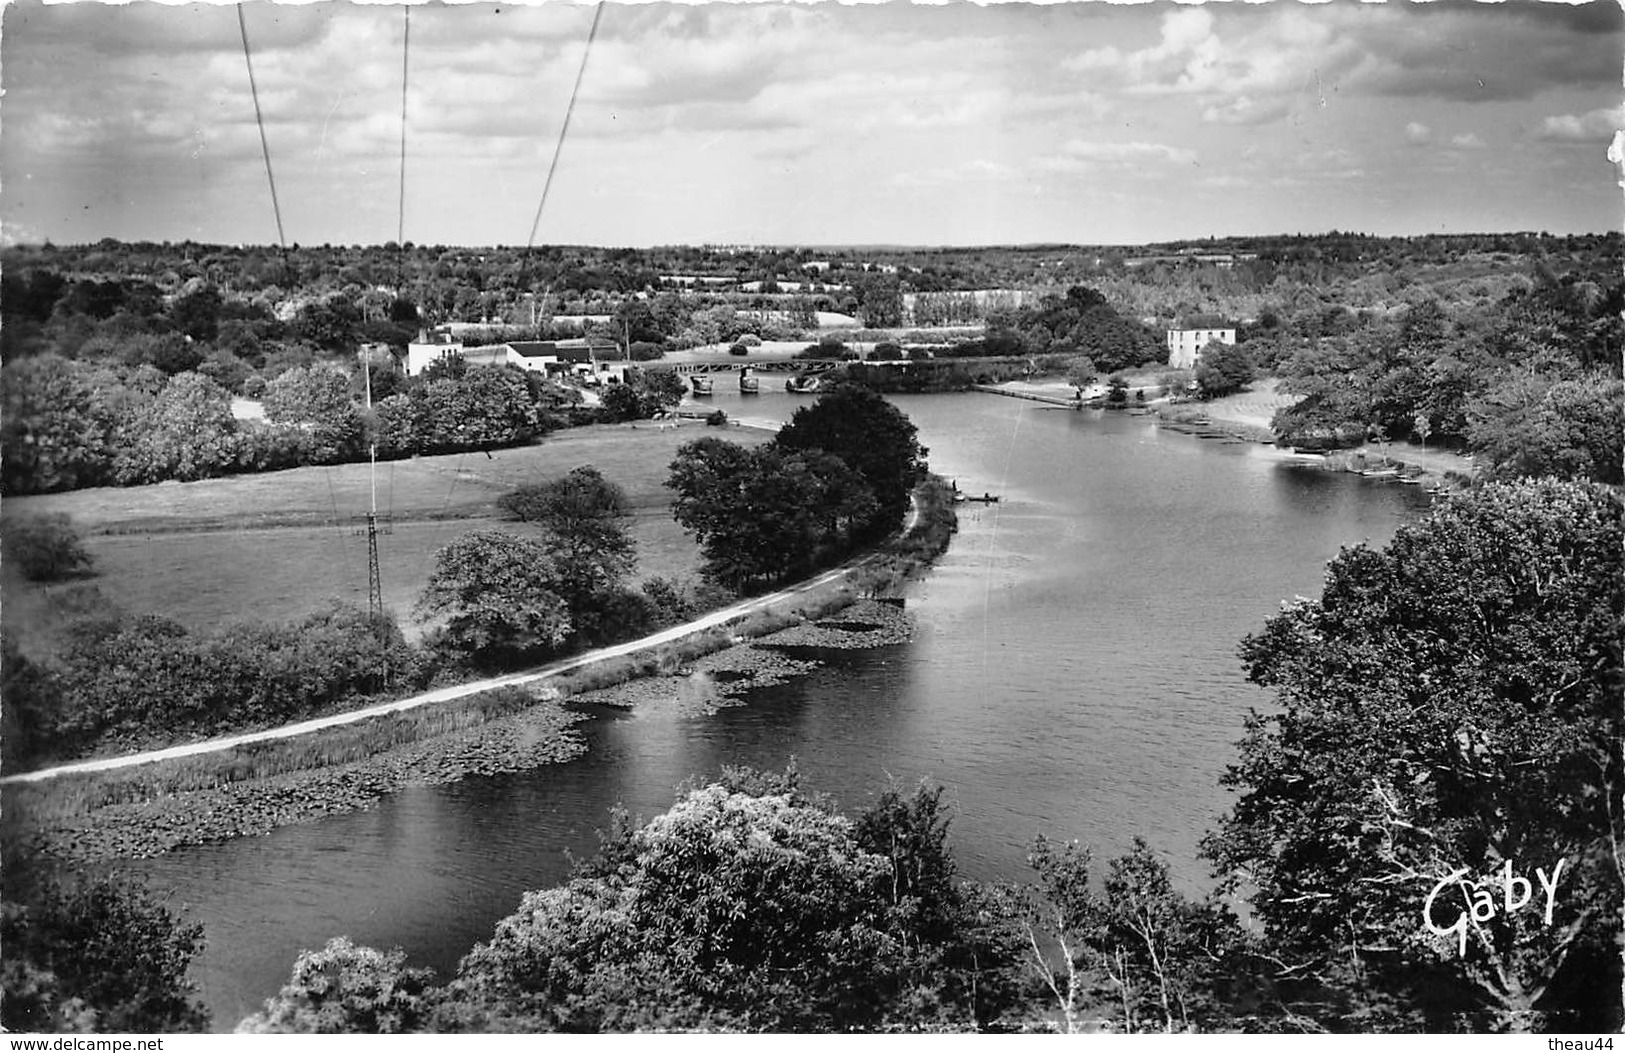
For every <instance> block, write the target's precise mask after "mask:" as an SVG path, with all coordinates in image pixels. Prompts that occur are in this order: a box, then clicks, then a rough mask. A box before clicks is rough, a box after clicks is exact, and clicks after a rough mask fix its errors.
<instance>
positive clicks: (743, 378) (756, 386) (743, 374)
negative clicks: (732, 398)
mask: <svg viewBox="0 0 1625 1053" xmlns="http://www.w3.org/2000/svg"><path fill="white" fill-rule="evenodd" d="M761 390H762V382H761V381H760V380H757V379H756V378H755V377H753V376H751V375H750V367H749V366H747V367H745V368H744V369H743V370H740V373H739V393H740V394H741V395H755V394H757V393H758V392H760V391H761Z"/></svg>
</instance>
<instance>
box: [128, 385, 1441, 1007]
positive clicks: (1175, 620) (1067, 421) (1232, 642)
mask: <svg viewBox="0 0 1625 1053" xmlns="http://www.w3.org/2000/svg"><path fill="white" fill-rule="evenodd" d="M763 387H764V388H768V389H771V390H770V393H764V394H762V395H760V396H756V397H754V398H750V397H742V396H739V395H738V394H737V393H735V392H733V391H732V390H730V389H731V385H729V384H727V383H726V382H725V380H724V381H722V382H719V383H718V384H717V389H718V392H717V395H716V396H715V397H714V400H715V402H716V403H717V404H718V405H719V406H721V407H722V408H724V409H726V410H728V411H729V412H730V413H731V414H734V415H745V416H750V417H766V418H778V419H781V420H782V419H787V418H788V416H789V414H790V413H792V412H793V411H794V408H795V407H796V406H797V405H801V404H805V403H807V402H809V401H810V400H811V396H791V395H787V394H783V393H780V392H779V391H778V388H779V387H780V381H778V380H777V379H776V378H770V379H765V380H764V382H763ZM894 401H895V402H896V403H897V404H898V405H899V406H900V407H901V408H902V409H903V410H904V411H905V412H907V413H908V414H909V416H910V417H911V418H912V419H913V420H914V421H915V423H916V424H917V425H918V426H919V429H920V438H921V441H922V442H923V443H924V444H925V445H926V446H927V447H929V450H930V461H931V464H932V467H933V469H934V470H936V471H938V472H940V473H942V474H944V475H946V476H949V477H951V478H954V479H956V480H957V481H958V483H959V485H960V487H961V489H963V490H965V491H966V492H968V493H975V494H980V493H982V492H983V491H989V492H992V493H996V494H999V495H1000V496H1001V498H1002V500H1001V501H1000V502H999V503H997V504H990V505H979V504H965V505H961V506H960V512H961V515H960V532H959V535H958V537H956V538H955V540H954V543H953V545H952V547H951V548H950V550H949V551H948V553H947V555H946V556H945V557H944V558H943V559H942V560H941V561H940V562H939V564H938V565H937V566H936V567H935V568H934V569H933V570H932V571H931V572H930V574H929V575H927V576H926V577H925V578H924V579H922V580H921V581H919V582H917V583H915V584H914V585H913V586H912V587H911V588H910V590H909V592H908V594H907V598H906V602H907V607H908V609H909V611H910V612H911V613H912V615H913V617H914V619H915V623H916V632H915V637H914V639H913V640H912V641H911V642H909V643H907V644H900V645H895V646H889V647H884V648H879V649H875V650H870V651H837V652H830V653H829V655H828V656H827V657H828V659H829V661H828V663H827V664H825V665H824V666H823V667H822V668H821V669H819V670H818V671H817V672H815V673H813V674H811V675H809V676H807V677H804V678H802V679H799V680H795V681H792V682H791V683H788V684H782V685H779V686H776V687H772V688H764V689H761V690H758V691H756V692H754V693H753V694H752V695H751V696H750V699H749V705H747V706H743V707H739V708H732V709H726V710H723V711H722V712H720V713H718V714H717V715H715V716H712V717H704V718H684V717H677V716H675V715H672V714H671V713H669V712H639V713H634V714H630V715H627V714H622V713H604V714H602V715H601V716H600V717H599V718H598V719H596V720H594V721H592V722H591V723H589V724H588V725H586V726H585V727H586V734H587V735H588V737H589V740H590V742H591V750H590V752H589V753H588V754H587V755H586V756H585V757H584V758H582V759H580V760H578V761H574V762H571V763H569V764H563V765H554V766H550V767H545V768H540V769H537V770H535V771H532V772H527V773H522V774H517V775H510V776H503V777H498V778H477V779H468V780H465V781H463V782H460V783H456V784H452V785H448V786H440V787H424V788H416V789H412V790H408V791H406V792H403V793H400V794H397V795H396V796H394V797H392V798H389V799H387V800H385V801H383V802H382V803H381V804H380V805H379V806H378V807H376V808H374V809H372V810H369V811H366V812H360V813H353V814H349V815H340V816H335V817H331V818H328V819H323V820H321V821H319V822H315V823H311V824H308V825H303V826H295V827H288V828H284V829H282V830H278V831H276V832H274V833H272V834H270V835H268V836H264V837H257V838H248V839H242V840H238V841H233V842H228V843H225V844H219V845H211V846H204V847H200V848H193V849H187V850H184V851H180V852H176V853H172V854H170V855H169V856H167V857H164V858H161V859H156V860H148V861H143V862H142V863H140V864H137V865H135V866H134V869H136V870H138V871H140V872H144V873H146V874H148V875H149V876H150V877H151V878H152V879H153V883H154V884H155V886H159V887H168V888H172V889H173V890H174V895H173V899H172V903H173V904H174V905H176V906H182V907H184V908H185V909H186V911H187V913H188V915H189V917H190V918H191V919H192V920H196V921H200V922H202V923H203V925H204V927H205V931H206V935H207V940H208V944H207V947H206V949H205V950H204V952H203V954H202V955H201V956H200V957H199V959H198V961H197V962H196V963H195V964H194V966H193V976H194V978H195V979H196V980H197V981H198V983H199V986H200V988H201V991H202V994H203V997H204V998H205V1000H206V1002H207V1003H208V1005H209V1008H210V1010H211V1012H212V1014H213V1016H214V1020H215V1026H216V1028H219V1029H222V1030H229V1029H230V1028H232V1027H233V1026H235V1024H236V1022H237V1021H238V1020H239V1019H241V1018H242V1017H243V1016H245V1015H247V1014H248V1013H250V1012H252V1011H254V1010H255V1009H257V1008H258V1007H259V1005H260V1003H261V1001H262V1000H263V999H264V998H266V997H267V996H269V995H271V994H273V993H275V991H276V989H277V987H278V986H279V984H280V983H281V982H283V981H284V980H285V979H286V977H287V975H288V971H289V968H290V967H291V965H292V963H293V959H294V957H295V955H296V954H297V953H298V951H299V950H300V949H301V948H307V947H319V946H321V945H322V944H323V943H324V942H325V941H326V940H327V939H328V938H329V937H331V936H336V935H348V936H350V937H351V938H352V939H353V940H355V941H356V942H357V943H363V944H370V945H373V946H378V947H384V948H389V947H396V946H398V947H401V948H403V949H404V950H405V951H406V952H407V954H408V956H409V959H410V961H411V962H413V963H414V964H421V965H429V966H433V967H434V968H436V969H438V970H440V971H441V972H442V974H445V973H448V972H449V971H450V970H451V969H453V968H454V967H455V965H456V962H457V959H458V958H459V957H460V956H461V955H462V954H463V953H464V952H465V951H467V950H468V948H469V947H470V946H471V945H472V944H473V943H474V942H475V941H476V940H480V939H483V938H486V937H488V936H489V934H490V932H491V928H492V925H493V923H494V922H495V921H496V920H497V919H498V918H500V917H502V916H504V915H506V914H508V913H511V912H512V911H513V910H514V908H515V907H516V906H517V904H518V901H519V897H520V895H521V893H522V892H523V891H524V890H525V889H529V888H537V887H542V886H546V885H549V884H553V883H555V882H557V881H558V880H559V879H560V878H561V877H562V876H563V874H564V873H565V871H566V869H567V867H568V859H567V853H572V852H573V853H575V854H577V855H583V854H588V853H590V852H592V851H593V849H594V846H595V845H596V834H595V831H596V829H597V828H598V827H601V826H603V825H604V821H605V818H606V815H607V813H608V810H609V809H610V807H611V806H613V805H615V804H616V803H622V804H624V805H625V806H626V807H627V808H628V809H629V810H631V811H632V812H633V813H634V814H641V815H643V816H650V815H653V814H655V813H657V812H659V811H662V810H664V809H665V808H666V807H668V806H669V805H670V804H671V802H672V797H673V790H674V788H675V787H676V786H677V784H679V783H681V782H682V781H684V780H685V779H687V778H689V777H690V776H692V775H696V774H698V775H706V774H711V773H715V772H716V771H717V769H718V767H719V766H720V765H722V764H738V763H746V764H754V765H757V766H761V767H770V768H782V767H783V766H784V765H785V764H786V762H787V761H788V760H789V759H790V758H791V757H794V758H795V760H796V763H797V765H798V767H799V769H800V771H801V773H802V777H803V779H804V783H805V784H806V785H808V786H810V787H812V788H815V789H819V790H824V791H827V792H829V793H832V794H834V795H835V796H836V797H837V799H838V800H839V801H840V802H841V804H842V805H843V806H844V807H846V808H849V809H855V808H858V807H861V806H862V805H863V803H864V802H865V801H866V800H868V799H869V797H870V796H871V795H872V794H873V793H874V792H876V791H877V790H879V789H881V788H883V787H884V786H885V784H886V781H887V780H888V779H889V778H895V779H897V780H900V781H901V782H903V783H905V784H911V783H913V782H916V781H918V780H920V779H922V778H924V779H929V780H931V781H933V782H937V783H941V784H943V785H944V786H945V787H946V788H947V796H948V798H949V799H950V800H951V801H952V802H953V803H954V805H955V809H956V818H955V821H954V826H953V843H954V847H955V850H956V855H957V858H958V859H959V861H960V864H961V868H962V871H963V872H964V873H965V874H967V875H968V876H972V877H978V878H1007V879H1012V880H1020V879H1022V878H1024V877H1025V876H1026V875H1025V866H1024V862H1023V860H1024V855H1025V850H1026V846H1027V845H1028V844H1029V843H1030V841H1031V840H1032V838H1033V836H1034V835H1035V834H1038V833H1040V832H1042V833H1044V834H1046V835H1048V836H1050V837H1059V838H1078V839H1080V840H1083V841H1086V842H1088V843H1090V844H1091V845H1093V846H1094V848H1095V852H1096V858H1097V859H1098V860H1101V861H1102V863H1103V862H1104V860H1106V859H1108V858H1110V857H1111V856H1113V855H1116V854H1119V853H1121V852H1122V851H1124V850H1125V849H1126V848H1127V847H1128V845H1129V843H1130V842H1131V840H1132V838H1133V837H1134V836H1135V835H1136V834H1138V835H1142V836H1144V837H1145V838H1146V839H1147V840H1148V841H1149V842H1150V843H1151V844H1152V845H1153V847H1155V848H1156V849H1157V850H1158V851H1160V852H1161V853H1163V854H1164V855H1165V857H1166V858H1167V859H1168V861H1169V863H1170V865H1171V867H1172V870H1173V872H1174V874H1175V876H1176V878H1177V879H1178V881H1179V883H1180V884H1181V885H1182V886H1183V887H1185V888H1187V889H1199V888H1202V887H1204V886H1205V884H1206V882H1207V880H1208V879H1207V873H1206V869H1205V867H1204V865H1203V864H1202V862H1201V861H1200V860H1199V859H1198V857H1197V846H1198V842H1199V840H1200V838H1201V836H1202V834H1203V832H1204V831H1205V830H1207V829H1209V828H1211V826H1212V825H1213V824H1214V821H1215V818H1216V816H1217V815H1218V814H1219V813H1220V812H1222V811H1223V809H1224V808H1225V807H1226V805H1227V802H1228V796H1227V794H1226V793H1225V791H1223V790H1222V789H1221V788H1220V786H1219V778H1220V775H1221V774H1222V773H1223V771H1224V768H1225V765H1226V764H1227V763H1229V762H1231V761H1232V760H1233V759H1234V757H1235V748H1234V744H1235V741H1236V740H1237V739H1238V738H1239V737H1240V735H1241V733H1242V725H1243V720H1244V718H1245V716H1246V714H1247V712H1248V709H1249V707H1260V708H1264V707H1267V706H1268V705H1269V696H1268V695H1267V694H1266V693H1264V692H1263V691H1261V690H1260V689H1258V688H1256V687H1253V686H1252V685H1250V684H1248V683H1247V682H1246V680H1245V678H1244V676H1243V674H1242V671H1241V668H1240V664H1239V662H1238V659H1237V657H1236V648H1237V644H1238V642H1239V641H1240V639H1241V637H1242V636H1243V635H1245V634H1246V633H1248V632H1251V631H1254V630H1256V629H1258V628H1259V627H1260V626H1261V625H1262V623H1263V620H1264V619H1265V618H1266V617H1268V616H1269V615H1270V614H1271V613H1273V612H1274V611H1276V610H1278V609H1279V607H1280V604H1281V602H1282V601H1283V600H1288V599H1291V598H1292V597H1293V596H1295V595H1318V593H1319V589H1320V584H1321V581H1322V579H1323V575H1324V569H1325V563H1326V561H1327V560H1328V559H1330V558H1331V557H1333V556H1335V555H1336V553H1337V551H1338V548H1339V547H1340V546H1342V545H1346V544H1354V543H1358V542H1360V541H1370V542H1371V543H1374V544H1381V543H1383V542H1385V541H1386V540H1387V539H1388V538H1389V537H1390V536H1392V534H1393V532H1394V530H1395V529H1396V528H1397V527H1398V526H1399V525H1401V524H1402V523H1404V522H1405V521H1407V520H1408V519H1409V518H1412V517H1414V516H1415V515H1416V514H1417V513H1418V512H1419V511H1420V510H1422V509H1424V508H1425V507H1426V505H1427V501H1428V498H1427V497H1426V496H1425V495H1424V494H1422V493H1420V492H1419V490H1420V488H1418V487H1405V486H1399V485H1394V484H1386V483H1382V482H1377V481H1373V480H1367V479H1361V478H1359V477H1356V476H1349V475H1340V474H1332V473H1326V472H1322V471H1318V470H1315V469H1312V468H1305V467H1301V466H1294V465H1292V464H1290V463H1288V462H1287V461H1286V460H1285V459H1283V457H1282V456H1281V455H1280V454H1279V453H1278V452H1277V451H1275V450H1273V449H1270V448H1267V447H1260V446H1256V445H1247V444H1225V443H1219V442H1213V441H1207V440H1202V439H1198V438H1195V437H1192V436H1189V435H1185V434H1180V433H1176V432H1172V431H1168V430H1163V429H1159V428H1158V427H1157V425H1156V424H1155V423H1153V422H1152V420H1151V419H1150V418H1147V417H1139V416H1132V415H1127V414H1119V413H1106V412H1104V411H1084V412H1074V411H1070V410H1066V409H1060V408H1052V407H1047V406H1044V405H1041V404H1038V403H1034V402H1028V401H1023V400H1018V399H1009V398H1001V397H999V396H995V395H982V394H967V395H926V396H899V397H897V398H895V399H894ZM660 708H662V709H666V708H669V707H660Z"/></svg>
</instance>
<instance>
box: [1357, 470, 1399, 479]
mask: <svg viewBox="0 0 1625 1053" xmlns="http://www.w3.org/2000/svg"><path fill="white" fill-rule="evenodd" d="M1360 474H1361V475H1363V476H1365V477H1366V478H1367V479H1392V478H1394V477H1395V476H1397V475H1398V474H1399V469H1398V468H1367V469H1366V470H1365V471H1363V472H1361V473H1360Z"/></svg>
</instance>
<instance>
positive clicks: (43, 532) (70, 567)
mask: <svg viewBox="0 0 1625 1053" xmlns="http://www.w3.org/2000/svg"><path fill="white" fill-rule="evenodd" d="M0 545H3V546H4V556H5V560H6V562H8V563H14V564H16V566H17V569H18V570H20V571H22V575H23V577H25V578H27V579H28V580H29V581H63V580H65V579H67V578H77V577H83V576H84V575H87V574H90V573H91V572H92V567H93V565H94V563H95V561H94V560H93V559H92V558H91V555H90V552H89V551H87V550H86V549H85V544H84V540H83V539H82V538H81V537H80V536H79V531H77V530H75V529H74V526H73V521H72V520H70V519H69V518H68V517H67V516H65V515H63V514H61V513H60V512H54V513H51V514H48V515H40V516H33V517H30V518H28V519H22V520H18V521H17V522H15V523H13V524H10V525H9V526H8V527H7V528H6V531H5V533H4V534H3V535H0Z"/></svg>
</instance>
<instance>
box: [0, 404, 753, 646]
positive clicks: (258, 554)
mask: <svg viewBox="0 0 1625 1053" xmlns="http://www.w3.org/2000/svg"><path fill="white" fill-rule="evenodd" d="M706 434H715V432H712V431H711V430H710V429H707V428H706V427H705V426H704V425H701V424H691V425H687V426H684V427H681V428H664V429H662V428H658V427H656V426H654V425H653V424H645V425H641V426H637V427H633V426H628V425H619V426H594V427H590V428H574V429H570V430H568V431H564V432H560V433H558V434H556V435H552V436H549V437H548V438H547V439H545V440H543V441H542V442H541V443H539V444H537V445H535V446H527V447H522V448H518V449H511V450H496V451H492V453H491V456H490V457H489V458H487V457H486V455H485V454H483V453H472V454H467V453H465V454H452V455H448V456H444V457H421V458H413V459H412V460H409V461H400V462H395V463H391V464H380V465H379V467H378V508H379V511H380V512H381V513H389V514H390V515H391V518H392V527H391V532H390V533H388V534H385V535H384V536H382V537H380V538H379V542H378V549H379V562H380V576H381V579H382V582H381V583H382V588H383V594H384V603H385V605H386V606H388V607H389V608H391V609H392V610H393V611H394V612H395V614H396V617H397V618H399V619H400V621H401V624H402V627H403V628H404V629H405V630H406V631H407V634H408V636H409V637H412V636H415V635H416V634H417V632H418V631H419V630H420V629H421V627H420V626H419V625H417V624H416V623H415V622H414V621H413V619H412V617H411V606H412V603H413V602H414V601H415V600H416V598H417V595H418V593H419V592H421V591H422V589H423V586H424V584H425V583H426V582H427V581H428V577H429V573H430V571H431V570H432V569H433V564H434V554H435V552H436V550H438V549H439V548H440V547H441V546H442V545H445V544H446V543H447V542H449V541H451V540H452V539H453V538H455V537H457V536H459V535H460V534H463V533H465V532H467V531H470V530H478V529H486V528H491V527H501V528H502V529H506V530H512V531H513V532H515V533H521V534H522V533H528V532H530V531H531V530H532V529H533V528H530V527H528V526H527V525H525V524H522V523H508V522H504V521H503V520H501V519H500V517H499V513H498V511H497V508H496V504H495V502H496V499H497V498H498V497H500V496H501V495H502V494H503V493H505V492H506V491H508V490H510V489H512V488H514V487H515V486H518V485H520V484H522V483H527V482H540V481H544V480H547V479H552V478H557V477H558V476H561V475H563V474H564V473H566V472H568V471H569V470H570V469H572V468H576V467H579V466H581V465H584V464H591V465H594V466H596V467H597V468H598V470H599V471H601V472H603V473H604V476H605V477H606V478H608V479H610V480H612V481H614V482H616V483H618V484H620V485H621V486H622V487H623V488H625V490H626V491H627V495H628V497H629V498H630V501H631V504H632V508H633V512H634V517H633V526H632V531H633V535H634V537H635V538H636V540H637V544H638V567H637V569H636V571H635V572H634V576H635V577H636V578H639V579H641V578H644V577H649V576H652V575H656V574H658V575H664V576H678V577H681V576H689V575H694V574H697V573H698V568H699V552H698V549H697V548H696V546H695V545H694V542H693V540H692V539H691V538H689V537H688V536H687V535H685V534H684V533H683V532H682V529H681V528H680V527H678V526H677V524H676V523H675V522H673V521H672V518H671V513H670V491H668V490H666V489H665V487H664V486H663V485H662V484H663V483H664V481H665V478H666V471H667V466H668V465H669V464H670V463H671V459H672V456H673V454H674V453H675V451H676V449H677V447H678V446H680V445H681V444H682V443H685V442H688V441H690V440H692V439H696V438H700V437H701V436H703V435H706ZM726 437H727V438H728V439H729V440H731V441H734V442H740V443H746V444H751V443H756V442H762V441H765V440H766V438H767V437H768V436H767V435H766V434H765V433H761V432H754V431H750V430H748V429H729V431H728V432H727V435H726ZM368 493H369V482H368V469H367V466H366V465H365V464H359V465H357V464H350V465H342V466H336V467H332V468H296V469H292V470H289V471H284V472H270V473H266V474H263V475H248V476H238V477H235V478H230V479H210V480H204V481H202V482H196V483H163V484H159V485H156V486H143V487H131V488H127V489H110V488H103V489H96V490H81V491H76V492H73V493H66V494H47V495H41V496H37V497H20V498H8V499H7V500H6V501H5V504H4V508H3V509H0V529H4V523H5V521H7V520H11V519H13V518H15V517H19V516H25V515H29V514H35V513H44V512H64V513H66V514H68V515H70V516H72V517H73V520H74V522H75V524H76V525H77V526H78V527H79V529H80V530H81V531H82V532H83V533H84V534H85V535H86V542H87V545H88V547H89V548H90V550H91V553H92V554H93V555H94V556H95V559H96V565H97V569H98V571H99V573H98V574H97V576H96V577H94V578H90V579H87V580H86V581H84V582H80V583H67V584H58V585H51V586H39V585H31V584H27V583H24V582H22V581H21V580H20V579H18V578H17V577H16V576H15V575H14V574H12V573H11V572H10V571H9V570H8V571H5V572H4V573H3V574H0V608H3V610H4V619H5V625H6V630H7V633H8V635H11V634H15V637H16V638H17V639H18V641H19V642H20V643H21V644H22V646H23V647H24V649H25V650H27V651H29V652H31V653H39V652H42V651H46V650H49V649H51V648H52V647H53V646H54V645H55V642H56V640H57V634H58V632H59V631H60V629H61V628H62V626H63V625H64V624H65V623H66V622H67V621H68V620H70V619H71V618H72V617H74V616H75V615H76V614H78V613H84V612H87V611H90V610H94V609H96V608H97V607H99V606H105V604H106V603H108V602H111V603H116V604H118V605H120V606H123V607H125V608H128V609H130V610H134V611H150V612H154V613H159V614H164V615H167V616H168V617H171V618H175V619H177V620H178V621H181V622H183V623H185V624H186V625H189V626H192V627H195V628H207V627H210V626H215V625H219V624H223V623H227V622H232V621H241V620H254V621H283V620H287V619H290V618H295V617H298V616H300V615H302V614H305V613H307V612H309V611H311V610H312V609H314V608H316V607H318V606H320V605H321V604H322V603H323V602H324V601H325V600H327V599H328V598H330V597H339V598H342V599H346V600H350V601H352V602H355V603H358V604H361V605H365V604H366V602H367V543H366V537H365V536H364V534H360V533H357V530H358V528H361V529H364V528H363V525H362V521H361V520H360V519H359V518H358V517H360V516H362V515H363V514H364V513H365V512H366V510H367V507H368V499H369V498H368ZM92 590H94V591H92Z"/></svg>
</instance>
